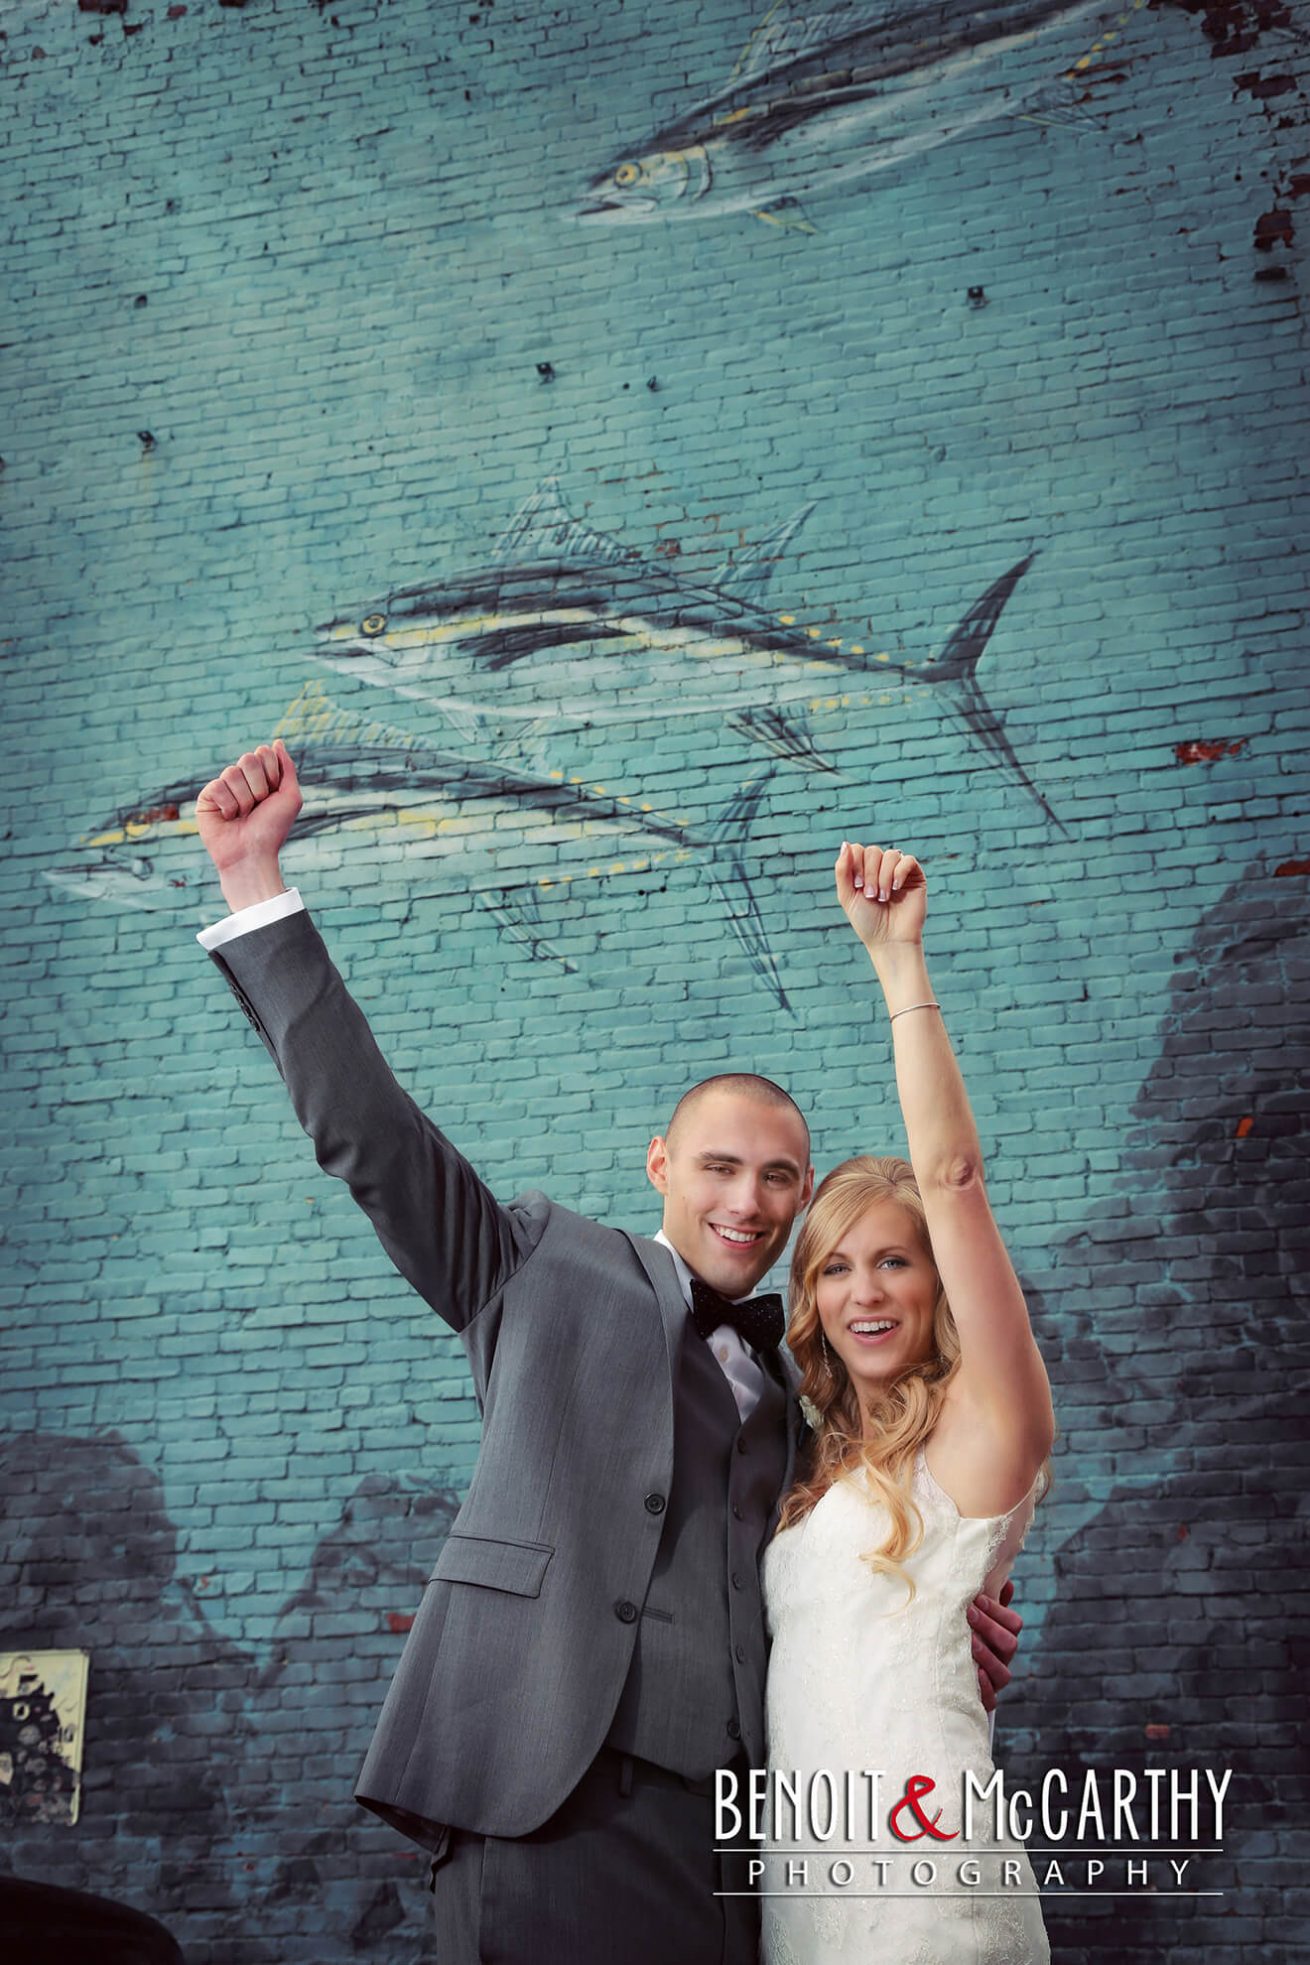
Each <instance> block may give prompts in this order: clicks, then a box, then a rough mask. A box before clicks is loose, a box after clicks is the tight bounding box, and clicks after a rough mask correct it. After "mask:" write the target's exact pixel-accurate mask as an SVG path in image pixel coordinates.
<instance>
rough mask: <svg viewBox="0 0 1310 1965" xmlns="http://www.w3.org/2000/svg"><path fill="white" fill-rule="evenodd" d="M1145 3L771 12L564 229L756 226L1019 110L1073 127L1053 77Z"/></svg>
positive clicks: (859, 4) (628, 154)
mask: <svg viewBox="0 0 1310 1965" xmlns="http://www.w3.org/2000/svg"><path fill="white" fill-rule="evenodd" d="M1144 4H1145V0H1119V4H1118V5H1113V4H1111V5H1107V4H1106V0H983V3H982V4H974V5H960V4H957V0H890V3H889V4H886V5H883V6H880V7H876V8H871V7H870V6H869V5H868V4H867V0H851V4H847V5H840V6H834V7H829V8H827V9H825V10H824V11H822V12H820V13H817V14H813V13H797V12H796V11H795V10H794V9H793V8H791V7H781V6H775V7H774V8H772V9H771V10H770V13H769V14H768V16H767V17H766V19H765V21H764V23H763V24H762V26H761V27H760V28H759V29H758V30H757V31H756V33H755V34H754V35H753V36H752V37H751V39H750V41H749V42H748V43H747V46H746V50H745V52H744V54H743V57H742V60H741V61H740V62H739V63H738V66H737V68H736V69H735V70H734V72H733V74H732V76H731V77H730V79H729V81H728V83H727V84H726V86H725V87H724V88H722V89H721V90H719V92H718V93H717V94H716V95H713V96H710V97H709V98H708V99H707V100H706V101H704V102H702V103H700V104H699V105H698V106H697V107H696V108H695V109H693V110H691V111H689V112H688V114H687V115H685V116H681V117H679V118H678V119H677V120H676V121H675V122H672V123H666V124H664V125H663V126H662V127H661V128H660V129H657V130H655V131H654V132H653V133H652V134H651V135H650V136H648V137H645V138H644V139H642V141H641V142H639V143H638V144H636V145H635V146H633V147H632V148H630V149H628V150H626V151H625V152H624V153H623V154H622V155H620V156H619V157H616V158H615V159H614V160H613V161H612V162H610V163H609V164H608V165H607V166H606V167H605V169H604V170H603V171H601V172H599V173H598V174H597V176H595V177H594V178H593V179H592V180H591V183H590V185H589V186H588V189H587V191H586V194H585V196H584V197H583V199H582V201H581V203H580V204H579V206H578V207H577V209H576V212H575V214H574V215H575V216H576V217H579V218H583V219H588V220H598V219H599V220H608V221H610V222H615V221H625V220H626V221H634V220H636V221H639V220H644V219H651V218H664V219H668V218H704V217H709V216H714V215H718V214H721V213H724V212H744V211H757V212H759V213H760V215H761V216H763V215H766V214H767V213H769V212H770V211H771V210H773V211H776V210H778V209H779V208H782V207H785V206H787V205H794V204H795V203H796V201H797V200H798V199H800V198H803V197H805V196H807V195H809V194H817V193H819V192H822V191H826V190H827V189H829V188H830V187H831V186H833V185H834V184H839V183H845V182H848V181H850V180H853V179H857V178H861V177H866V176H868V175H869V174H870V173H871V172H874V171H879V170H886V169H887V168H888V167H889V166H891V165H894V164H899V163H902V162H903V161H904V160H905V159H906V158H907V157H912V156H915V155H916V154H918V153H919V152H922V151H926V150H932V149H936V148H937V146H938V145H940V144H943V143H947V142H949V141H950V140H951V139H952V138H953V137H956V136H960V135H962V134H963V133H964V132H966V131H968V130H971V129H976V128H978V127H980V126H981V125H983V124H986V123H989V122H992V121H994V120H995V119H996V118H998V117H1001V116H1006V115H1017V114H1020V113H1023V111H1024V110H1025V108H1027V109H1030V110H1031V109H1035V108H1038V107H1040V106H1042V105H1043V104H1045V105H1046V106H1047V107H1048V108H1049V109H1050V112H1051V114H1050V117H1049V118H1048V120H1062V119H1067V120H1080V119H1078V118H1077V117H1076V112H1072V111H1065V110H1062V108H1061V106H1060V105H1061V102H1062V97H1063V91H1062V90H1061V89H1060V88H1059V87H1058V86H1057V85H1056V84H1055V82H1054V78H1056V77H1058V76H1059V75H1060V74H1061V72H1062V71H1068V72H1071V73H1077V72H1079V71H1082V70H1085V69H1086V67H1087V66H1088V65H1089V64H1090V63H1091V62H1092V61H1093V60H1094V59H1095V57H1096V56H1097V55H1099V54H1100V53H1102V52H1103V51H1104V50H1105V48H1106V47H1107V46H1108V45H1109V44H1110V43H1112V42H1114V41H1115V40H1116V39H1117V38H1118V34H1119V30H1120V29H1121V28H1122V27H1123V26H1124V25H1125V24H1126V23H1127V22H1128V20H1129V19H1130V18H1131V16H1132V15H1133V14H1134V13H1136V12H1137V11H1138V9H1139V8H1140V7H1141V6H1143V5H1144ZM1098 26H1099V29H1100V31H1099V33H1097V39H1096V40H1095V41H1094V42H1093V43H1092V45H1091V46H1090V48H1089V47H1088V43H1087V36H1088V34H1089V33H1095V32H1097V28H1098ZM1048 97H1049V102H1048V101H1047V98H1048Z"/></svg>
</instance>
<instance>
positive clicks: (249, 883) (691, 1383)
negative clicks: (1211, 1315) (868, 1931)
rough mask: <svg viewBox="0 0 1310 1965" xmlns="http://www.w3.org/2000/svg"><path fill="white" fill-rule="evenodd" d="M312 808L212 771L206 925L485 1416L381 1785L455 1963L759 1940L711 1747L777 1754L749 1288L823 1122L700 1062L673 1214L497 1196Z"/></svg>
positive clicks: (761, 1332)
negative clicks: (468, 1375) (334, 883)
mask: <svg viewBox="0 0 1310 1965" xmlns="http://www.w3.org/2000/svg"><path fill="white" fill-rule="evenodd" d="M300 807H301V796H300V791H299V787H298V785H297V781H296V773H295V767H294V765H293V763H292V760H291V758H290V756H289V755H288V753H287V751H286V749H285V746H284V745H282V743H281V742H280V741H279V742H278V743H277V744H275V745H273V746H269V745H261V746H259V748H258V749H257V750H255V751H248V752H246V753H245V754H244V755H243V756H242V757H241V758H240V759H239V760H238V762H237V763H236V764H233V765H230V766H228V768H227V769H226V770H225V771H224V772H222V774H221V775H220V776H219V777H218V778H215V779H214V780H212V781H211V783H209V784H208V785H206V786H205V788H204V790H203V791H202V792H201V794H200V796H199V799H198V800H197V805H196V818H197V824H198V828H199V831H200V836H201V839H202V842H203V843H204V845H205V848H206V850H207V851H208V853H209V854H210V857H211V859H212V860H213V862H214V865H215V867H216V869H217V871H218V874H219V877H220V881H221V884H222V889H223V894H224V897H225V899H226V900H227V902H228V905H229V907H230V908H231V909H232V910H233V913H232V914H231V915H229V917H228V918H227V920H225V921H221V922H219V923H217V924H216V925H215V926H214V927H212V928H208V929H205V930H204V931H203V932H202V933H201V935H200V936H199V938H198V939H199V940H200V942H201V943H202V945H203V946H204V947H205V948H207V949H208V950H209V952H210V953H211V954H212V956H213V958H214V960H215V961H216V963H217V964H218V965H219V967H220V968H221V969H222V970H223V971H224V973H225V974H226V976H227V979H228V981H229V983H230V984H231V987H232V989H233V991H234V993H235V995H236V997H237V1000H238V1002H239V1003H240V1004H241V1006H242V1009H243V1010H244V1011H245V1013H246V1015H247V1016H248V1017H249V1019H250V1021H251V1023H252V1024H253V1025H254V1027H255V1029H256V1030H257V1031H258V1033H259V1035H260V1037H261V1039H262V1041H263V1042H264V1044H265V1046H266V1048H267V1049H268V1051H269V1053H270V1055H271V1056H272V1058H273V1060H274V1063H275V1064H276V1065H277V1068H278V1070H279V1072H280V1073H281V1074H282V1077H283V1078H284V1080H285V1082H286V1085H287V1089H288V1092H289V1093H290V1096H291V1100H292V1104H293V1106H294V1108H295V1112H296V1116H297V1118H298V1119H299V1120H300V1123H301V1125H302V1126H303V1127H304V1129H305V1131H306V1132H307V1133H308V1134H309V1136H310V1138H311V1139H312V1141H313V1143H314V1149H315V1153H316V1155H317V1157H318V1160H319V1163H320V1165H321V1166H322V1167H323V1168H324V1170H325V1171H326V1172H327V1173H330V1174H334V1175H336V1176H337V1177H339V1178H340V1179H343V1180H345V1181H346V1182H347V1183H348V1184H349V1186H350V1190H351V1193H352V1194H353V1195H354V1197H355V1199H356V1200H357V1201H358V1202H359V1204H360V1206H361V1207H362V1208H363V1209H364V1210H365V1212H366V1213H367V1214H368V1216H369V1218H370V1220H371V1221H372V1223H373V1226H374V1228H375V1229H376V1231H377V1234H378V1236H379V1238H380V1239H381V1241H382V1244H383V1246H384V1248H385V1249H386V1251H387V1253H388V1255H389V1256H390V1257H391V1260H392V1261H393V1262H394V1264H395V1266H396V1267H397V1269H399V1271H400V1273H401V1274H402V1275H403V1276H404V1277H405V1278H406V1280H407V1281H408V1282H410V1283H411V1284H412V1285H413V1287H414V1288H415V1289H416V1290H417V1291H418V1292H419V1294H420V1295H421V1296H422V1297H424V1299H425V1300H426V1301H427V1302H428V1303H429V1304H431V1306H432V1308H433V1309H434V1310H435V1311H436V1312H437V1314H438V1315H439V1316H440V1317H441V1318H442V1319H443V1320H444V1321H445V1322H446V1323H448V1324H449V1325H450V1326H451V1328H452V1329H454V1330H456V1331H458V1332H459V1333H460V1335H461V1338H462V1340H463V1343H464V1346H465V1349H466V1351H467V1354H468V1358H469V1365H470V1369H471V1372H472V1377H473V1384H474V1388H475V1391H476V1393H477V1398H478V1404H479V1407H480V1410H481V1412H482V1419H483V1429H482V1444H481V1448H480V1452H479V1456H478V1463H477V1467H476V1470H475V1472H474V1475H473V1479H472V1482H471V1484H470V1487H469V1492H468V1496H467V1498H466V1500H465V1502H464V1505H463V1508H462V1509H461V1511H460V1514H459V1517H458V1519H457V1521H456V1523H455V1525H454V1527H453V1528H452V1530H451V1532H450V1535H449V1536H448V1538H447V1540H446V1542H445V1544H444V1546H443V1548H442V1550H441V1554H440V1556H439V1557H438V1559H437V1563H436V1567H435V1569H434V1570H433V1572H432V1577H431V1580H430V1582H429V1584H428V1586H427V1588H426V1590H425V1592H424V1595H423V1600H422V1604H421V1606H420V1608H419V1611H418V1614H417V1616H416V1618H415V1621H414V1625H413V1629H412V1631H411V1633H410V1636H409V1639H408V1641H407V1643H406V1646H405V1651H404V1655H403V1656H402V1658H401V1661H400V1665H399V1668H398V1670H397V1672H396V1676H395V1679H394V1681H393V1683H392V1686H391V1690H390V1692H389V1693H388V1695H387V1699H386V1702H385V1704H384V1706H383V1709H382V1714H381V1717H380V1719H379V1721H378V1726H377V1730H376V1732H375V1734H374V1737H373V1741H372V1745H371V1746H370V1749H369V1752H368V1756H367V1759H366V1761H365V1763H364V1768H363V1771H362V1773H361V1775H360V1778H359V1785H358V1788H357V1798H358V1800H359V1801H360V1802H362V1804H363V1805H364V1806H365V1807H367V1808H370V1809H372V1810H373V1811H374V1812H376V1813H377V1814H379V1815H381V1816H382V1817H384V1819H386V1820H387V1821H390V1822H391V1823H392V1824H393V1825H394V1826H395V1827H396V1828H398V1829H400V1830H401V1831H402V1832H403V1833H404V1834H406V1835H408V1836H410V1837H411V1838H412V1839H413V1840H414V1841H416V1842H418V1843H419V1844H421V1845H422V1846H423V1847H424V1848H425V1849H427V1850H428V1851H430V1852H431V1855H432V1858H433V1863H432V1878H431V1881H432V1890H433V1896H434V1900H435V1902H434V1912H435V1917H436V1923H437V1932H438V1951H437V1955H438V1958H439V1961H440V1965H475V1962H476V1961H477V1960H479V1959H480V1958H496V1959H507V1960H528V1959H531V1960H532V1961H534V1965H593V1961H594V1965H610V1962H611V1961H612V1960H613V1959H615V1958H617V1957H622V1958H624V1959H625V1961H626V1960H631V1961H634V1962H635V1965H669V1961H671V1960H672V1959H674V1958H677V1959H678V1960H679V1961H686V1965H754V1961H755V1958H756V1951H757V1944H758V1915H757V1908H756V1905H755V1903H754V1901H753V1899H752V1898H751V1896H750V1895H749V1894H748V1893H746V1886H745V1884H744V1881H743V1878H742V1873H741V1869H739V1868H736V1867H733V1864H732V1859H731V1858H730V1857H728V1856H726V1855H725V1854H723V1853H722V1852H717V1853H716V1849H715V1834H714V1804H713V1776H714V1771H715V1769H716V1768H719V1767H727V1766H732V1767H734V1768H735V1769H736V1770H737V1771H738V1772H743V1771H744V1770H745V1769H746V1768H748V1767H752V1766H754V1767H762V1766H764V1764H765V1742H764V1726H763V1687H764V1669H765V1655H766V1639H765V1631H764V1619H763V1609H762V1605H761V1600H760V1585H759V1570H758V1558H759V1554H760V1551H761V1549H762V1547H763V1544H764V1542H765V1540H766V1539H767V1535H768V1532H769V1530H770V1528H771V1527H772V1524H773V1521H774V1519H775V1516H776V1504H777V1502H778V1498H779V1496H780V1494H781V1493H782V1492H783V1491H784V1490H785V1488H786V1486H787V1485H788V1483H789V1481H790V1479H791V1477H792V1469H793V1464H794V1458H795V1453H796V1449H797V1446H798V1444H799V1443H800V1440H801V1439H802V1438H803V1436H804V1422H803V1421H802V1420H801V1419H800V1417H799V1412H798V1408H797V1406H796V1403H795V1399H794V1397H793V1395H792V1391H791V1386H790V1383H789V1379H788V1376H787V1368H786V1367H785V1366H784V1363H783V1360H782V1356H781V1354H780V1352H779V1350H778V1342H779V1340H780V1338H781V1335H782V1313H781V1305H780V1302H779V1300H778V1299H776V1298H762V1297H754V1298H753V1297H752V1296H751V1292H752V1291H753V1290H754V1288H755V1285H756V1284H757V1283H758V1282H759V1281H760V1280H761V1278H762V1277H763V1276H764V1275H765V1274H766V1273H767V1271H768V1270H769V1269H770V1268H772V1266H773V1265H774V1264H775V1263H776V1262H777V1261H778V1260H779V1258H780V1257H781V1256H782V1254H783V1251H784V1249H785V1247H786V1244H787V1240H788V1236H789V1234H790V1231H791V1228H792V1224H793V1222H794V1220H795V1217H796V1215H797V1214H798V1213H799V1212H800V1211H801V1209H802V1208H804V1207H805V1205H806V1204H807V1202H808V1200H809V1197H810V1190H811V1187H812V1184H813V1177H814V1174H813V1168H812V1167H811V1166H810V1163H809V1133H808V1129H807V1127H806V1124H805V1120H804V1118H803V1117H802V1115H801V1113H800V1111H799V1109H798V1108H797V1107H796V1105H795V1104H794V1103H793V1101H792V1100H791V1099H790V1098H789V1097H788V1095H787V1093H786V1092H784V1091H782V1090H781V1088H780V1087H779V1086H776V1085H774V1084H772V1083H771V1081H769V1080H768V1079H764V1078H757V1077H754V1076H751V1075H746V1074H742V1075H736V1074H734V1075H730V1076H724V1077H721V1078H717V1079H711V1080H708V1081H707V1082H706V1083H705V1084H703V1085H700V1086H696V1087H694V1088H693V1089H692V1090H691V1091H690V1092H689V1093H688V1094H687V1095H686V1096H685V1097H684V1098H683V1099H682V1100H681V1101H680V1103H679V1105H678V1107H677V1108H676V1110H675V1112H674V1114H673V1117H672V1119H671V1121H670V1124H669V1126H668V1129H667V1131H666V1133H665V1134H664V1135H663V1136H661V1137H657V1138H656V1139H654V1140H652V1141H651V1144H650V1148H649V1152H648V1155H647V1172H648V1175H649V1177H650V1179H651V1181H652V1182H653V1184H654V1185H655V1187H656V1188H657V1189H658V1191H659V1192H660V1193H661V1194H662V1195H663V1196H664V1223H663V1228H662V1229H661V1231H660V1233H659V1235H658V1236H656V1237H655V1238H654V1240H647V1239H646V1238H644V1237H641V1236H637V1235H631V1234H628V1233H627V1232H626V1231H620V1230H616V1229H611V1228H605V1227H602V1226H601V1225H600V1224H598V1223H596V1222H592V1221H588V1220H586V1219H584V1218H583V1217H582V1216H580V1215H576V1214H573V1213H571V1212H569V1211H568V1210H567V1209H565V1208H562V1207H559V1206H558V1205H557V1204H556V1203H554V1202H552V1201H550V1200H549V1199H547V1197H546V1196H545V1195H544V1194H541V1193H537V1192H532V1193H528V1194H525V1195H522V1196H520V1197H519V1198H518V1199H516V1200H514V1201H510V1202H507V1203H502V1202H500V1201H498V1200H497V1199H496V1198H495V1197H494V1196H493V1195H492V1194H491V1193H490V1192H489V1190H488V1189H487V1188H486V1187H485V1186H484V1184H483V1183H482V1181H481V1180H480V1179H479V1178H478V1175H477V1174H476V1173H475V1172H474V1170H473V1168H472V1167H471V1166H470V1165H469V1164H468V1162H467V1161H466V1160H465V1159H463V1157H462V1156H461V1155H460V1154H459V1153H458V1152H457V1151H456V1149H455V1148H454V1147H453V1146H452V1145H451V1143H450V1142H449V1141H448V1140H447V1139H446V1138H445V1137H444V1136H443V1134H442V1133H440V1132H439V1131H438V1130H437V1128H436V1127H435V1126H434V1125H433V1124H432V1123H431V1121H430V1120H429V1119H427V1118H426V1117H425V1115H424V1114H423V1113H422V1112H420V1111H419V1109H418V1107H417V1106H416V1105H415V1104H414V1102H413V1100H412V1099H410V1098H409V1097H408V1095H407V1094H406V1093H405V1092H403V1091H402V1090H401V1088H400V1087H399V1086H398V1085H397V1083H396V1081H395V1079H394V1078H393V1077H392V1075H391V1072H390V1070H389V1069H388V1067H387V1065H386V1063H385V1061H384V1059H383V1057H382V1055H381V1053H380V1051H379V1050H378V1048H377V1045H376V1043H375V1042H374V1040H373V1037H372V1035H371V1033H370V1031H369V1028H368V1025H367V1024H366V1022H365V1020H364V1017H363V1014H362V1012H361V1011H360V1009H359V1008H358V1006H357V1005H356V1004H355V1003H354V1001H353V1000H352V998H351V997H350V996H349V994H348V993H347V991H346V988H345V986H344V984H343V982H342V980H341V977H340V976H339V975H338V973H337V971H336V969H335V967H334V966H333V964H332V961H331V959H330V957H329V955H328V953H327V950H326V948H325V947H324V944H323V942H322V939H321V937H320V936H319V934H318V932H317V930H316V928H315V927H314V925H313V923H312V921H311V920H310V917H309V915H308V913H307V912H306V911H305V910H304V908H303V907H302V905H301V903H300V899H299V895H298V894H297V893H296V891H295V890H294V889H290V890H288V889H287V888H286V886H285V883H284V882H283V879H282V876H281V872H280V869H279V865H278V853H279V851H280V848H281V846H282V844H283V842H284V841H285V839H286V837H287V835H288V833H289V832H290V830H291V828H292V825H293V824H294V822H295V819H296V816H297V814H298V813H299V811H300ZM974 1621H975V1631H976V1632H977V1633H978V1634H979V1635H977V1636H976V1637H975V1655H976V1656H977V1657H978V1659H979V1662H980V1666H981V1667H982V1668H983V1673H984V1674H985V1676H984V1677H983V1681H982V1682H983V1685H984V1700H985V1703H987V1704H989V1705H990V1704H991V1703H993V1701H994V1688H996V1687H999V1686H1000V1685H1003V1684H1004V1683H1005V1682H1006V1680H1007V1679H1008V1678H1009V1672H1008V1670H1007V1668H1006V1665H1005V1663H1004V1662H1003V1660H1005V1659H1008V1658H1010V1657H1012V1656H1013V1654H1014V1649H1015V1637H1014V1633H1015V1632H1016V1631H1017V1629H1018V1623H1019V1620H1018V1618H1017V1617H1016V1616H1015V1615H1014V1613H1013V1612H1010V1611H1006V1610H1002V1609H1001V1608H1000V1606H999V1605H996V1604H994V1603H991V1602H990V1601H988V1600H986V1599H980V1607H978V1608H977V1609H976V1611H975V1618H974ZM983 1638H985V1639H986V1643H983V1642H982V1639H983ZM980 1676H982V1675H981V1674H980ZM742 1868H744V1866H742ZM735 1892H742V1893H743V1894H733V1893H735Z"/></svg>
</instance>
